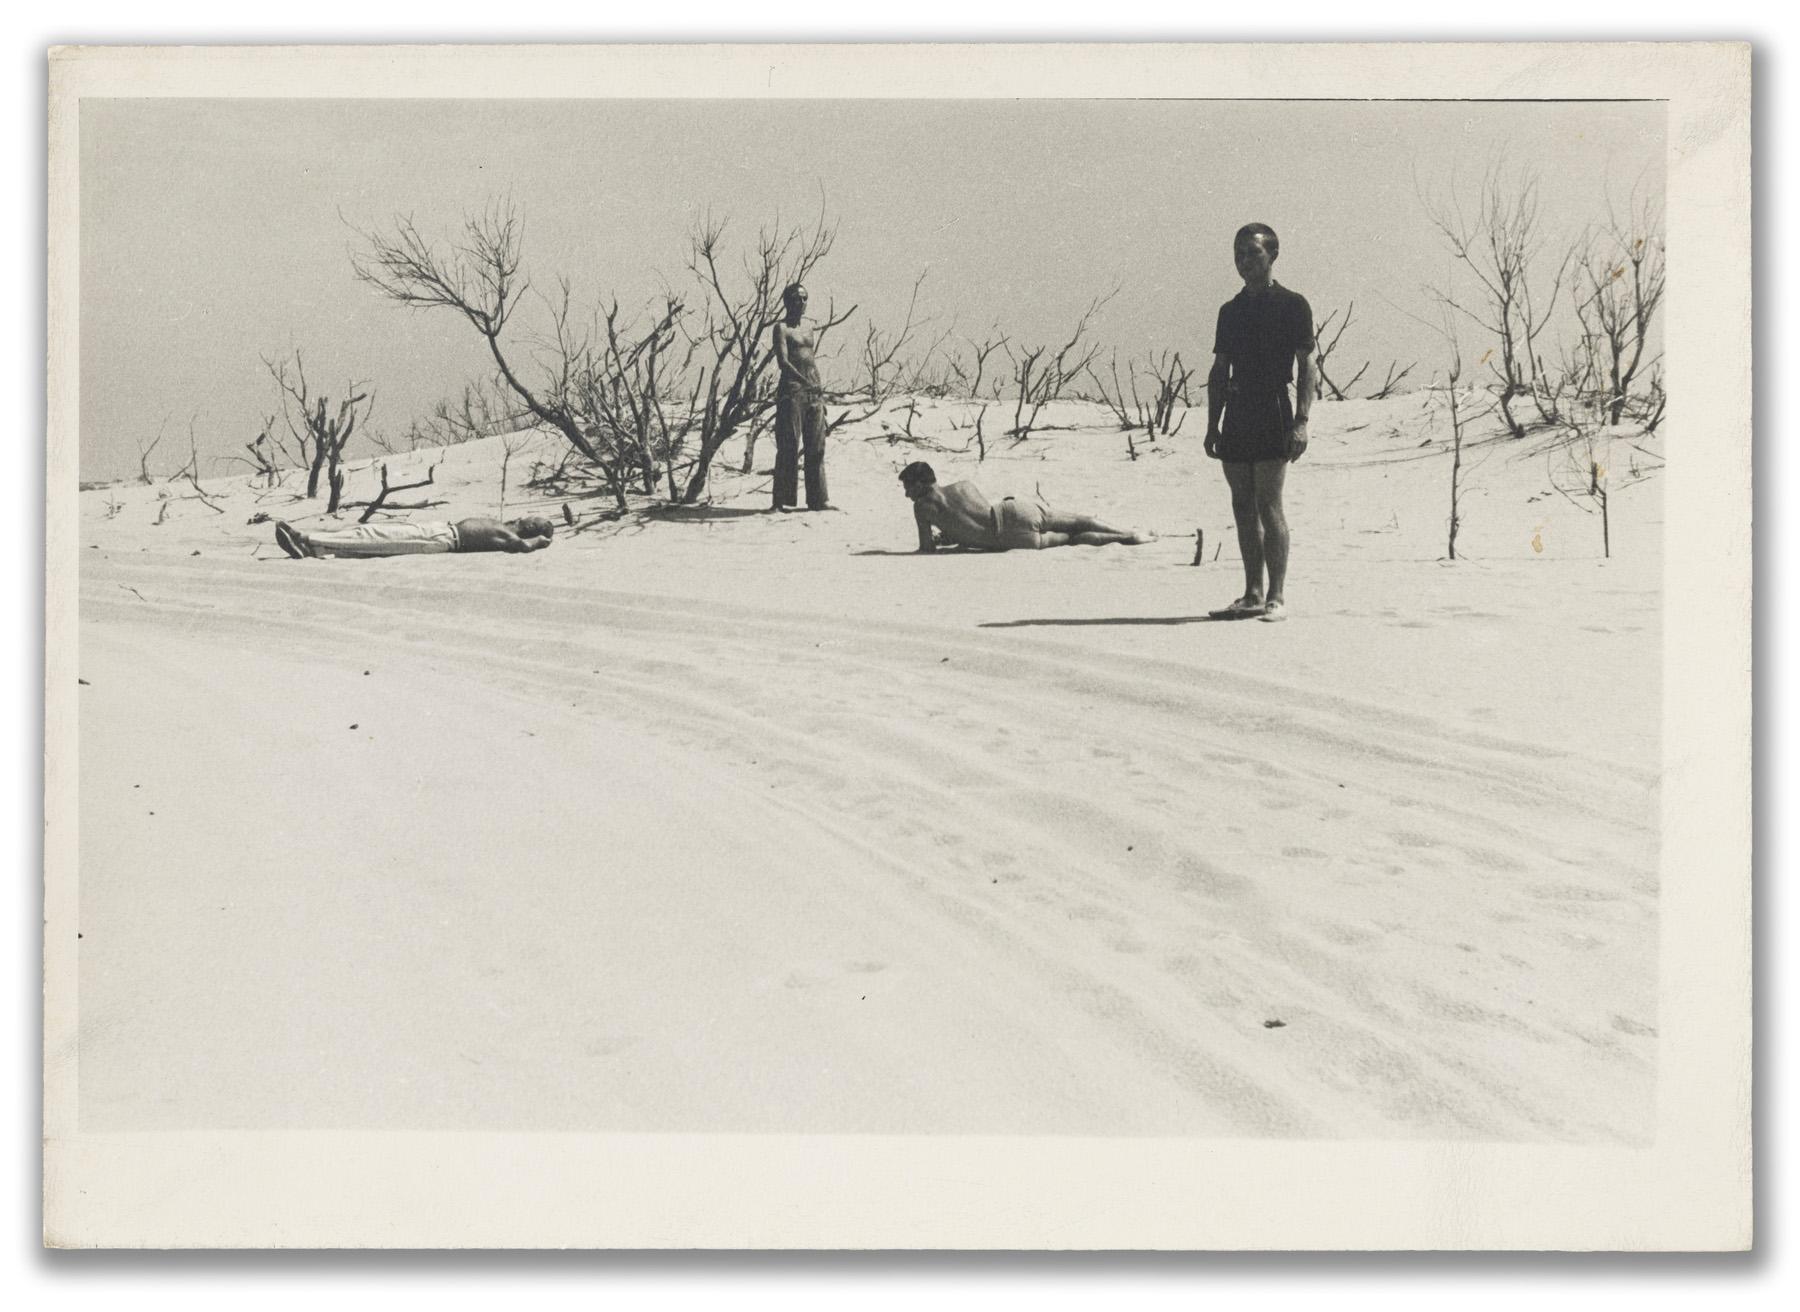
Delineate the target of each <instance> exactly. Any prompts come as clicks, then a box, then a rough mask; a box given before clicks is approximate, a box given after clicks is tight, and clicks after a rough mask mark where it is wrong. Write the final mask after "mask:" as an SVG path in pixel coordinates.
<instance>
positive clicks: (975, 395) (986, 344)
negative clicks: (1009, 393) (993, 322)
mask: <svg viewBox="0 0 1800 1312" xmlns="http://www.w3.org/2000/svg"><path fill="white" fill-rule="evenodd" d="M963 340H964V341H966V342H967V343H968V346H969V362H968V363H967V364H966V365H965V364H964V363H963V362H962V360H961V359H960V358H959V357H957V356H955V355H952V356H950V357H949V359H948V361H947V363H948V365H949V368H950V372H951V373H952V374H954V375H955V376H956V381H957V383H958V385H959V386H960V388H961V390H962V393H963V395H965V396H967V397H968V398H969V399H970V400H971V401H979V400H980V399H981V381H982V375H983V374H984V373H985V372H986V370H987V362H988V357H989V356H991V355H993V353H994V352H995V351H1003V350H1005V349H1006V343H1007V340H1008V339H1007V338H1006V337H1005V336H999V337H995V336H993V335H992V334H991V333H990V335H989V336H987V337H984V338H982V340H981V341H979V342H978V341H976V340H975V339H974V338H972V337H969V338H964V339H963ZM989 382H990V383H992V384H994V385H995V392H996V394H998V390H999V389H998V384H997V382H996V381H995V380H993V379H990V380H989Z"/></svg>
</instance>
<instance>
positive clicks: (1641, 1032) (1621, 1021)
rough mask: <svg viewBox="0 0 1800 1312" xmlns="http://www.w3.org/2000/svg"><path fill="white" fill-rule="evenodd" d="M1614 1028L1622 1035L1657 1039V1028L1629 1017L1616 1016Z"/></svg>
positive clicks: (1613, 1019) (1613, 1021) (1613, 1022)
mask: <svg viewBox="0 0 1800 1312" xmlns="http://www.w3.org/2000/svg"><path fill="white" fill-rule="evenodd" d="M1612 1027H1613V1028H1614V1029H1615V1030H1618V1031H1619V1033H1621V1034H1635V1035H1638V1036H1640V1037H1642V1038H1651V1039H1654V1038H1655V1037H1656V1026H1654V1025H1646V1024H1644V1023H1643V1022H1642V1021H1635V1020H1633V1019H1631V1017H1629V1016H1617V1015H1615V1016H1614V1017H1613V1018H1612Z"/></svg>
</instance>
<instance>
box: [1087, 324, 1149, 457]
mask: <svg viewBox="0 0 1800 1312" xmlns="http://www.w3.org/2000/svg"><path fill="white" fill-rule="evenodd" d="M1127 370H1128V371H1131V372H1133V373H1134V375H1135V371H1132V370H1130V366H1129V365H1128V366H1127ZM1110 372H1111V374H1112V388H1111V390H1110V391H1109V390H1108V389H1107V386H1106V379H1104V378H1102V377H1101V376H1100V373H1099V371H1098V370H1096V369H1095V368H1094V365H1093V362H1092V361H1091V360H1090V361H1089V362H1088V365H1087V374H1088V377H1089V378H1091V379H1093V380H1094V386H1095V387H1097V388H1098V389H1099V390H1100V402H1101V404H1102V405H1104V406H1105V407H1106V408H1107V409H1108V410H1109V411H1111V412H1112V417H1113V418H1114V420H1116V421H1117V422H1118V425H1119V431H1120V432H1122V433H1125V434H1127V435H1128V440H1127V441H1126V444H1125V445H1126V446H1127V448H1129V447H1130V446H1131V443H1130V441H1129V434H1130V432H1131V430H1132V429H1133V428H1141V427H1143V422H1144V421H1143V416H1142V413H1141V412H1142V406H1141V405H1133V404H1132V402H1131V401H1128V400H1126V397H1125V388H1124V386H1123V385H1122V384H1121V383H1120V382H1119V353H1118V352H1117V351H1116V350H1115V351H1114V352H1113V353H1112V363H1111V365H1110ZM1136 396H1137V379H1136V377H1135V376H1134V377H1133V379H1132V400H1133V401H1135V400H1136ZM1131 458H1132V459H1133V460H1136V459H1137V454H1136V452H1135V451H1134V452H1133V453H1132V457H1131Z"/></svg>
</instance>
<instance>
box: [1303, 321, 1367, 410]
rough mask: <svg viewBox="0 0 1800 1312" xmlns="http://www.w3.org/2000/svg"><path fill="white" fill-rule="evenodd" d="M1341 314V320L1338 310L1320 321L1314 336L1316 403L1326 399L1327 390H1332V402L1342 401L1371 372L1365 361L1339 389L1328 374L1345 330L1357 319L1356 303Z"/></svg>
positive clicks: (1314, 392) (1314, 394) (1314, 396)
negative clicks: (1334, 328)
mask: <svg viewBox="0 0 1800 1312" xmlns="http://www.w3.org/2000/svg"><path fill="white" fill-rule="evenodd" d="M1341 313H1342V317H1341V318H1340V317H1339V314H1340V312H1339V311H1337V310H1333V311H1332V312H1331V313H1330V314H1328V315H1326V316H1325V318H1324V319H1323V320H1321V321H1320V323H1319V327H1318V331H1317V332H1316V333H1314V334H1313V339H1314V347H1313V364H1314V366H1315V375H1316V376H1315V377H1314V379H1313V399H1314V400H1315V401H1322V400H1324V399H1325V391H1326V389H1327V388H1329V389H1331V399H1332V400H1334V401H1342V400H1343V399H1344V396H1345V393H1347V392H1349V390H1350V389H1351V388H1352V387H1355V386H1356V384H1357V382H1358V380H1360V379H1361V378H1362V376H1363V375H1364V374H1365V373H1367V372H1368V371H1369V366H1368V363H1367V362H1366V361H1365V362H1364V364H1363V367H1362V368H1361V369H1358V370H1357V371H1356V374H1355V376H1354V377H1352V378H1351V379H1350V381H1349V382H1347V383H1345V384H1344V385H1343V386H1342V387H1339V386H1338V385H1337V384H1336V383H1334V382H1333V381H1332V380H1331V375H1330V373H1329V372H1327V369H1328V367H1329V362H1330V360H1331V353H1332V352H1333V351H1335V350H1337V344H1338V343H1339V342H1340V341H1342V340H1343V338H1344V332H1345V330H1346V329H1348V328H1349V327H1350V321H1351V320H1352V319H1354V318H1355V317H1356V302H1355V301H1351V302H1350V304H1349V306H1348V308H1346V309H1345V310H1343V311H1342V312H1341ZM1334 324H1335V325H1336V330H1335V331H1333V327H1332V326H1333V325H1334ZM1327 333H1329V334H1330V336H1327V335H1326V334H1327Z"/></svg>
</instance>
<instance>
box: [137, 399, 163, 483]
mask: <svg viewBox="0 0 1800 1312" xmlns="http://www.w3.org/2000/svg"><path fill="white" fill-rule="evenodd" d="M168 425H169V416H168V415H164V416H163V418H162V423H160V424H158V425H157V426H156V436H155V437H153V438H151V439H150V441H149V442H148V443H146V442H144V441H143V440H142V439H141V438H140V439H139V441H138V481H139V482H140V483H142V484H143V485H144V486H145V487H149V486H150V485H151V484H152V483H154V482H155V481H156V479H155V478H154V477H153V476H152V475H151V473H150V453H151V452H152V451H154V450H156V448H157V444H158V443H160V442H161V441H162V440H163V430H164V429H166V428H167V427H168Z"/></svg>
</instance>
